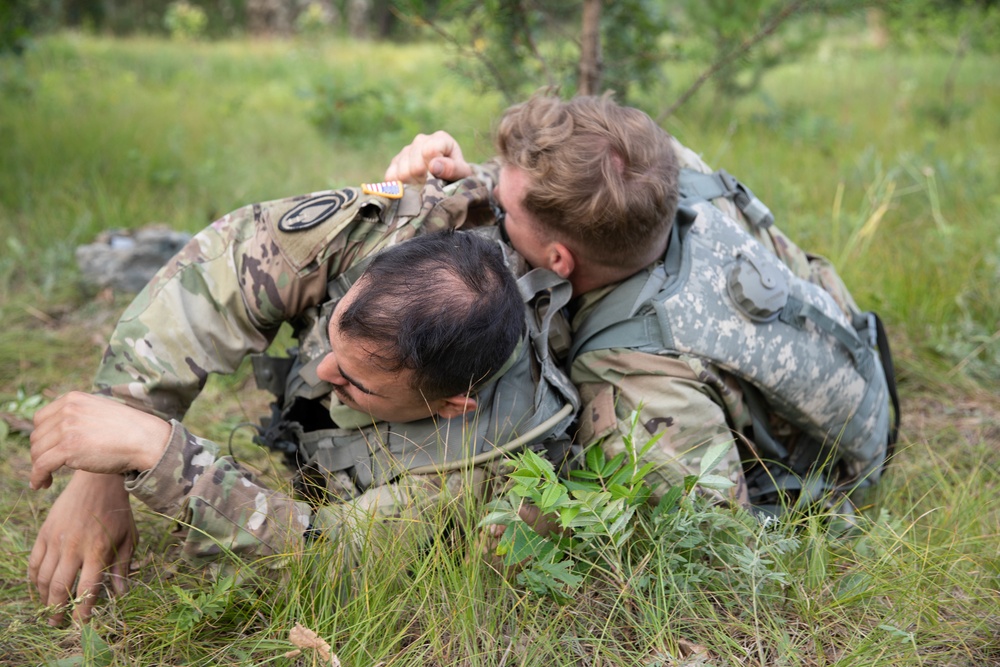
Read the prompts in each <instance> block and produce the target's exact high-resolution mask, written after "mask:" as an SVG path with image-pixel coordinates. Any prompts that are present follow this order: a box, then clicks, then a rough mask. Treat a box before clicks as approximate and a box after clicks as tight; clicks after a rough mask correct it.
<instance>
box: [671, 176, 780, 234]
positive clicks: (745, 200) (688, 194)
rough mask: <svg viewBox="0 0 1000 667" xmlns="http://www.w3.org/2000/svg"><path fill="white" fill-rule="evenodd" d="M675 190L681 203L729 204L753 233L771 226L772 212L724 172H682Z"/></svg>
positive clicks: (772, 221) (745, 187) (772, 220)
mask: <svg viewBox="0 0 1000 667" xmlns="http://www.w3.org/2000/svg"><path fill="white" fill-rule="evenodd" d="M678 188H679V189H680V195H681V200H682V201H683V200H686V199H704V200H706V201H711V200H713V199H718V198H720V197H725V198H726V199H729V200H731V201H732V202H733V203H734V204H736V207H737V208H738V209H740V211H742V212H743V215H745V216H746V217H747V220H749V221H750V224H752V225H753V226H754V228H756V229H765V228H767V227H770V226H771V225H773V224H774V214H773V213H771V209H769V208H768V207H767V205H766V204H765V203H764V202H762V201H761V200H760V199H758V198H757V196H756V195H755V194H754V193H753V192H752V191H751V190H750V188H748V187H747V186H745V185H743V183H741V182H740V181H739V180H737V179H736V177H735V176H733V175H732V174H730V173H729V172H727V171H726V170H725V169H720V170H718V171H716V172H715V173H712V174H705V173H702V172H700V171H694V170H692V169H681V170H680V175H679V181H678Z"/></svg>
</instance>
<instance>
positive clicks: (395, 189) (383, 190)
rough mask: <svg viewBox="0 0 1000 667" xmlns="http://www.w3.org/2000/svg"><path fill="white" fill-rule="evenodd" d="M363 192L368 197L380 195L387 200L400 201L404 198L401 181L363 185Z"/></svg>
mask: <svg viewBox="0 0 1000 667" xmlns="http://www.w3.org/2000/svg"><path fill="white" fill-rule="evenodd" d="M361 192H363V193H364V194H366V195H378V196H380V197H385V198H386V199H400V198H402V196H403V184H402V182H400V181H383V182H382V183H362V184H361Z"/></svg>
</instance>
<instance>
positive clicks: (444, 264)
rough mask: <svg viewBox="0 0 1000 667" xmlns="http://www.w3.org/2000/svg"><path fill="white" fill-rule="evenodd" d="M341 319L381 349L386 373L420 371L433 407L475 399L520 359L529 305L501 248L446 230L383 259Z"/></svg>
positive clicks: (347, 331)
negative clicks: (517, 352) (468, 396)
mask: <svg viewBox="0 0 1000 667" xmlns="http://www.w3.org/2000/svg"><path fill="white" fill-rule="evenodd" d="M354 289H355V290H356V291H357V293H356V295H355V297H354V299H353V301H351V303H350V304H349V305H348V307H346V308H344V309H343V312H342V313H341V314H340V321H339V327H340V333H341V335H343V336H345V337H347V338H353V339H354V340H363V341H365V342H366V343H374V347H375V349H377V350H379V355H378V357H377V359H378V362H379V365H381V366H382V367H383V368H386V369H387V370H391V371H396V370H401V369H404V368H407V369H411V370H413V371H414V378H413V382H412V385H413V388H414V389H416V390H418V391H420V392H421V393H422V394H423V395H424V397H425V398H426V399H427V400H429V401H430V400H436V399H438V398H446V397H449V396H455V395H458V394H462V393H465V392H468V391H469V390H470V389H474V388H476V387H477V386H478V385H481V383H483V382H484V381H485V380H487V379H488V378H490V377H491V376H492V375H493V374H495V373H496V372H497V371H498V370H500V368H501V366H503V364H504V363H505V362H506V361H507V359H508V358H509V357H510V355H511V354H512V353H513V352H514V348H515V347H516V346H517V343H518V341H519V340H520V338H521V334H522V332H523V331H524V304H523V302H522V301H521V295H520V292H519V291H518V288H517V282H516V281H515V279H514V275H513V274H512V273H511V271H510V269H509V268H508V267H507V266H506V264H505V262H504V257H503V253H502V252H501V250H500V248H499V246H498V245H497V243H496V242H495V241H491V240H489V239H487V238H485V237H483V236H480V235H478V234H475V233H473V232H457V231H453V230H445V231H442V232H435V233H432V234H427V235H424V236H418V237H416V238H413V239H410V240H408V241H406V242H404V243H401V244H399V245H397V246H393V247H390V248H388V249H386V250H384V251H382V252H380V253H379V254H378V255H376V256H375V257H374V258H373V259H372V261H371V263H370V264H369V265H368V268H367V269H366V270H365V272H364V273H363V274H362V275H361V278H359V279H358V281H357V282H356V283H355V286H354Z"/></svg>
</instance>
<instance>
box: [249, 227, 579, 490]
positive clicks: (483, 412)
mask: <svg viewBox="0 0 1000 667" xmlns="http://www.w3.org/2000/svg"><path fill="white" fill-rule="evenodd" d="M462 233H476V234H483V235H486V236H489V237H490V238H493V239H495V240H496V242H497V243H498V244H500V246H501V248H502V249H503V251H504V255H505V257H506V258H507V264H508V266H510V268H511V270H512V271H513V272H514V273H515V275H520V277H519V279H518V287H519V289H520V291H521V295H522V298H523V299H524V302H525V308H526V318H525V319H526V326H527V329H528V331H527V333H526V335H525V336H524V338H523V339H522V341H521V343H520V344H519V345H518V346H517V348H516V350H515V351H514V354H513V355H512V357H511V359H510V360H509V361H508V362H507V365H506V367H505V368H504V369H501V371H500V372H498V374H497V376H496V377H495V378H494V379H492V380H491V381H489V382H488V383H487V385H486V386H484V387H480V388H478V390H477V391H476V398H477V405H478V408H477V410H476V411H475V412H474V413H471V414H467V415H463V416H461V417H455V418H453V419H442V418H431V419H424V420H420V421H416V422H408V423H391V422H373V420H372V418H371V417H370V416H369V415H367V414H363V413H360V412H356V411H354V410H351V409H350V408H347V407H346V406H343V405H341V404H340V403H339V401H337V399H336V395H335V394H333V393H332V391H331V386H330V385H329V384H328V383H326V382H323V381H322V380H320V379H319V378H318V377H317V375H316V367H317V366H318V364H319V361H320V360H321V359H322V358H323V356H324V355H325V354H326V353H327V352H328V351H329V345H328V341H327V333H326V332H327V328H328V325H329V321H330V316H331V314H332V313H333V311H334V309H335V308H336V305H337V302H338V301H339V299H340V298H341V297H342V296H343V295H344V294H345V293H346V292H347V290H348V289H349V288H350V286H351V284H353V282H354V281H355V280H357V278H359V277H360V276H361V274H362V273H363V270H364V267H365V266H367V262H363V263H362V264H360V265H358V266H357V267H355V268H354V269H352V270H351V271H350V272H348V273H347V274H344V275H342V276H340V277H339V278H338V279H337V280H334V281H331V282H330V283H329V285H328V293H329V297H330V298H329V300H327V301H326V302H325V303H324V304H322V306H321V307H319V308H313V309H311V310H310V312H309V313H307V315H306V316H305V317H303V318H301V319H300V321H299V322H298V323H297V326H296V338H297V339H298V341H299V347H298V348H296V349H293V350H291V351H290V352H291V356H290V357H288V358H275V357H265V356H259V357H256V358H255V360H254V367H255V374H256V377H257V382H258V385H259V386H260V387H261V388H263V389H266V390H268V391H270V392H271V393H273V394H275V395H276V396H277V397H278V400H277V401H276V402H275V403H274V404H272V417H271V419H270V420H269V423H267V424H266V428H265V429H264V431H263V433H262V435H261V436H260V438H259V440H260V441H261V442H262V443H264V444H267V445H268V446H270V447H272V448H274V449H278V450H281V451H284V452H285V453H286V454H287V455H288V456H289V458H291V459H292V460H294V461H295V463H296V464H297V467H298V469H299V471H300V475H301V477H302V479H301V480H300V481H301V482H303V487H310V486H311V487H313V491H315V487H320V488H325V491H326V492H327V493H329V494H332V495H333V496H335V497H339V498H341V499H346V498H350V497H352V496H354V495H356V494H357V493H359V492H363V491H365V490H367V489H368V488H370V487H373V486H381V485H383V484H386V483H389V482H391V481H393V480H394V479H396V478H397V477H398V476H399V475H401V474H403V473H404V472H409V473H431V472H439V471H444V470H451V469H456V468H463V467H471V466H475V465H480V464H482V463H484V462H486V461H489V460H491V459H494V458H496V457H499V456H502V455H504V454H506V453H511V452H514V451H517V450H518V449H521V448H523V447H526V446H531V447H533V448H535V449H539V450H544V451H545V453H547V454H548V455H549V457H550V458H552V459H561V458H563V457H564V456H565V455H566V453H567V452H568V451H569V441H570V435H571V434H570V433H569V427H570V425H571V424H572V423H573V421H574V419H575V416H576V412H577V410H578V409H579V406H580V401H579V397H578V395H577V392H576V389H575V388H574V387H573V385H572V383H571V382H570V381H569V379H568V377H566V375H565V374H564V373H563V372H562V370H560V368H559V367H558V365H557V362H556V361H555V359H554V357H553V355H552V354H551V352H550V344H549V338H550V332H555V331H559V330H565V329H566V328H567V327H566V324H565V321H564V320H563V319H562V318H563V315H562V313H561V312H560V311H561V309H562V307H563V306H564V305H565V304H566V303H567V302H568V300H569V298H570V296H571V293H570V287H569V285H568V284H565V283H564V282H562V281H561V280H559V278H558V277H557V276H555V274H552V273H551V272H549V271H545V270H539V269H535V270H531V271H527V272H525V271H526V269H527V266H526V265H525V264H524V261H523V259H521V258H520V257H519V256H518V255H516V253H514V252H513V251H512V250H511V249H510V248H509V247H508V246H506V245H505V244H504V243H502V242H501V241H500V240H499V230H498V229H496V228H495V227H487V228H479V229H476V230H474V231H469V232H462ZM307 495H310V496H315V495H316V494H315V493H314V492H309V493H308V494H307ZM319 499H322V498H319Z"/></svg>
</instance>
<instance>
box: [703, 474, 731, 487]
mask: <svg viewBox="0 0 1000 667" xmlns="http://www.w3.org/2000/svg"><path fill="white" fill-rule="evenodd" d="M698 486H703V487H705V488H706V489H714V490H715V491H724V490H726V489H728V488H730V487H733V486H736V485H735V484H734V483H733V481H732V480H731V479H729V478H727V477H722V476H721V475H705V476H703V477H699V478H698Z"/></svg>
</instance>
